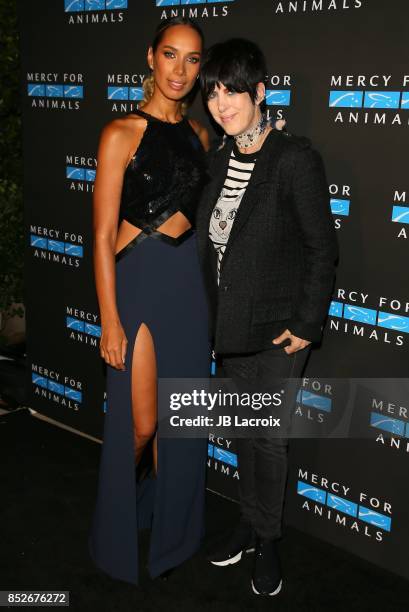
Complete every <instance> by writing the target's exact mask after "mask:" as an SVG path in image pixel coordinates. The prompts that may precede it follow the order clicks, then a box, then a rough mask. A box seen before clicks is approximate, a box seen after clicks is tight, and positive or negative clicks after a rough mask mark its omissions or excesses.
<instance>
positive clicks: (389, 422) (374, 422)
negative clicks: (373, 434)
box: [370, 412, 405, 436]
mask: <svg viewBox="0 0 409 612" xmlns="http://www.w3.org/2000/svg"><path fill="white" fill-rule="evenodd" d="M370 425H371V427H376V428H377V429H382V430H383V431H388V432H390V433H392V434H396V435H398V436H404V434H405V423H404V421H400V420H399V419H394V418H392V417H389V416H385V415H384V414H379V412H371V421H370Z"/></svg>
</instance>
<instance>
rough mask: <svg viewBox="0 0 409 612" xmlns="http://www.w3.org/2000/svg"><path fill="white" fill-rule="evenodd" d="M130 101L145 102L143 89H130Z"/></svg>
mask: <svg viewBox="0 0 409 612" xmlns="http://www.w3.org/2000/svg"><path fill="white" fill-rule="evenodd" d="M129 99H130V100H143V87H130V88H129Z"/></svg>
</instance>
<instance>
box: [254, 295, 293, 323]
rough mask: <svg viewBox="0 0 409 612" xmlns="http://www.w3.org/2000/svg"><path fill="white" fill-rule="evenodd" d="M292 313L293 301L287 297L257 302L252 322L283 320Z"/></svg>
mask: <svg viewBox="0 0 409 612" xmlns="http://www.w3.org/2000/svg"><path fill="white" fill-rule="evenodd" d="M291 315H292V308H291V303H290V302H289V301H288V300H287V299H282V298H281V299H280V298H278V299H274V298H272V299H271V301H268V302H264V301H263V302H256V303H255V305H254V308H253V316H252V322H253V323H255V324H257V323H268V322H269V321H282V320H284V319H289V318H290V317H291Z"/></svg>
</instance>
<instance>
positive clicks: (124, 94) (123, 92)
mask: <svg viewBox="0 0 409 612" xmlns="http://www.w3.org/2000/svg"><path fill="white" fill-rule="evenodd" d="M128 98H129V87H108V100H128Z"/></svg>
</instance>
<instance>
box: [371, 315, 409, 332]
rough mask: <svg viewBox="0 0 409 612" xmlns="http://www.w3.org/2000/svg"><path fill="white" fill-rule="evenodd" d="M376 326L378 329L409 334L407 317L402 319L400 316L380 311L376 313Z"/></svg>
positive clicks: (408, 318)
mask: <svg viewBox="0 0 409 612" xmlns="http://www.w3.org/2000/svg"><path fill="white" fill-rule="evenodd" d="M378 325H379V327H386V328H387V329H395V330H396V331H402V332H405V333H406V334H407V333H409V317H403V316H402V315H396V314H393V313H391V312H383V311H381V310H380V311H379V313H378Z"/></svg>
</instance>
